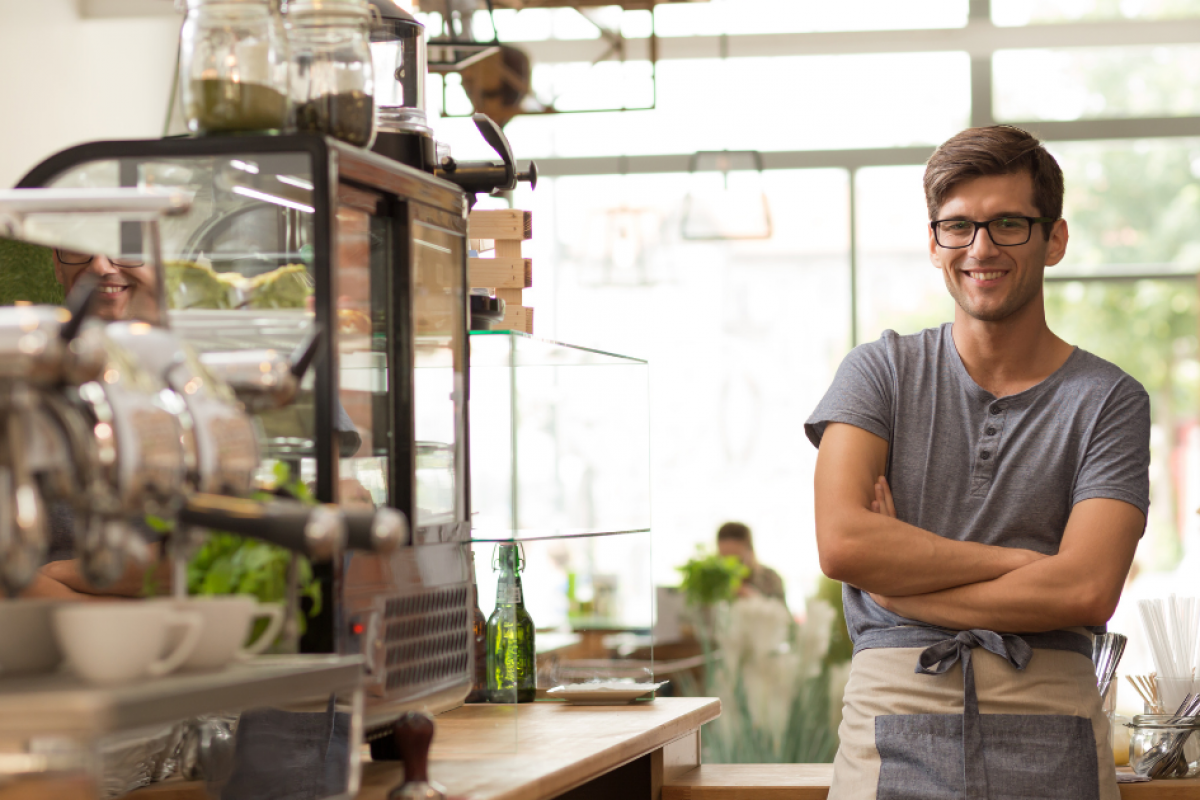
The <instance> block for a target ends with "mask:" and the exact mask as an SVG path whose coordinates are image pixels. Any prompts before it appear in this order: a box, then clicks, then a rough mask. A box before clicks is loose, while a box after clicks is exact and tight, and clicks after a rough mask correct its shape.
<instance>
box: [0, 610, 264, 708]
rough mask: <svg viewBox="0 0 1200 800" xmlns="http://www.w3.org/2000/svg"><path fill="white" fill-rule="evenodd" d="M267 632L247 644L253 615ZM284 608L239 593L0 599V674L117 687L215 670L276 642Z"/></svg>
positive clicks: (252, 654) (252, 623) (258, 651)
mask: <svg viewBox="0 0 1200 800" xmlns="http://www.w3.org/2000/svg"><path fill="white" fill-rule="evenodd" d="M264 617H265V618H266V619H267V624H266V627H265V629H264V630H263V631H262V632H261V633H260V634H259V635H258V637H257V638H256V639H255V640H254V641H253V642H252V643H250V644H246V640H247V638H248V636H249V634H250V632H251V630H252V627H253V625H254V622H255V620H257V619H259V618H264ZM282 624H283V609H282V608H281V607H280V606H278V605H276V604H266V603H259V602H258V601H257V600H256V599H255V598H253V597H249V596H243V595H235V596H229V597H203V598H188V599H185V600H175V599H154V600H144V601H132V602H131V601H117V600H113V601H107V602H62V601H57V600H10V601H7V602H4V603H0V677H8V676H11V675H21V674H26V675H29V674H40V673H47V672H52V671H54V670H55V669H57V668H58V666H59V664H60V662H62V661H64V660H65V662H66V665H67V667H68V668H69V669H70V671H72V672H74V673H75V674H76V675H77V676H78V677H80V678H82V679H83V680H84V681H86V682H88V683H92V684H96V685H99V686H116V685H120V684H127V683H132V682H135V681H139V680H145V679H148V678H158V677H162V676H163V675H167V674H169V673H171V672H174V671H176V670H180V669H182V670H185V671H211V670H219V669H222V668H224V667H226V666H228V665H229V664H230V663H231V662H234V661H243V660H246V659H248V658H250V657H252V656H254V655H257V654H259V653H261V652H262V651H263V650H265V649H266V648H267V647H268V646H269V645H270V644H271V643H272V642H274V641H275V638H276V636H277V635H278V633H279V629H280V627H281V626H282Z"/></svg>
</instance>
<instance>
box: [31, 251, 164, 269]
mask: <svg viewBox="0 0 1200 800" xmlns="http://www.w3.org/2000/svg"><path fill="white" fill-rule="evenodd" d="M54 254H55V255H56V256H58V260H59V262H60V263H63V264H66V265H67V266H69V267H82V266H85V265H87V264H90V263H92V259H93V258H95V257H96V256H95V254H92V255H90V256H88V257H87V258H85V259H84V260H83V261H68V260H67V259H65V258H63V251H62V250H60V249H58V248H57V247H56V248H54ZM72 255H80V256H81V255H83V253H74V252H72ZM105 258H108V256H105ZM131 260H132V259H128V258H108V263H110V264H112V265H113V266H114V267H120V268H121V269H137V268H138V267H144V266H146V262H145V261H144V260H139V261H138V262H137V263H136V264H128V263H126V264H122V263H121V262H122V261H131Z"/></svg>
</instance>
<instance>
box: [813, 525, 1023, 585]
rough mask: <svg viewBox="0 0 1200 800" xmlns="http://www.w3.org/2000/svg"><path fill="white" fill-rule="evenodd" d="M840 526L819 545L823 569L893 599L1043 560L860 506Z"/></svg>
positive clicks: (990, 576)
mask: <svg viewBox="0 0 1200 800" xmlns="http://www.w3.org/2000/svg"><path fill="white" fill-rule="evenodd" d="M839 525H840V530H839V531H838V532H837V534H836V539H834V537H830V538H831V540H832V542H831V546H830V547H828V549H826V548H822V553H821V565H822V568H823V569H824V570H825V573H826V574H827V575H829V577H831V578H834V579H836V580H840V581H842V582H844V583H849V584H851V585H852V586H856V587H858V588H859V589H863V590H865V591H868V592H873V593H876V594H882V595H888V596H892V597H904V596H908V595H926V594H928V593H931V592H939V591H942V590H946V589H952V588H954V587H958V586H964V585H967V584H977V583H981V582H984V581H990V580H994V579H996V578H999V577H1001V576H1002V575H1006V574H1008V573H1010V572H1012V571H1013V570H1016V569H1019V568H1021V567H1024V566H1026V565H1028V564H1031V563H1033V562H1034V561H1036V560H1039V559H1042V558H1044V556H1041V555H1039V554H1037V553H1034V552H1032V551H1029V550H1020V549H1017V548H1011V547H996V546H993V545H986V544H978V543H976V542H959V541H955V540H953V539H946V538H944V537H942V536H938V535H937V534H935V533H931V532H929V531H926V530H922V529H921V528H917V527H915V526H913V525H909V524H908V523H905V522H901V521H900V520H898V519H893V518H891V517H888V516H885V515H883V514H877V513H873V512H871V511H869V510H867V509H865V508H864V509H862V510H861V513H850V514H848V515H847V519H844V520H841V521H839ZM818 535H820V532H818Z"/></svg>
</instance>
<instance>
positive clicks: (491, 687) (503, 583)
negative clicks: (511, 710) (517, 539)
mask: <svg viewBox="0 0 1200 800" xmlns="http://www.w3.org/2000/svg"><path fill="white" fill-rule="evenodd" d="M524 566H525V558H524V553H523V552H522V550H521V547H520V545H519V544H516V543H506V544H501V545H499V546H498V548H497V559H496V563H494V564H493V565H492V567H493V569H499V571H500V581H499V582H498V583H497V584H496V610H495V611H493V612H492V616H491V617H490V618H489V619H488V624H487V679H488V686H487V688H488V701H489V702H492V703H511V702H513V700H516V702H518V703H531V702H533V696H534V693H535V691H536V689H537V657H536V655H535V652H534V648H533V618H532V617H530V616H529V612H528V611H526V610H525V599H524V597H523V596H522V594H521V574H520V573H521V570H522V569H523V568H524Z"/></svg>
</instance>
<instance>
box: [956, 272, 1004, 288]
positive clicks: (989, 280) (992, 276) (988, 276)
mask: <svg viewBox="0 0 1200 800" xmlns="http://www.w3.org/2000/svg"><path fill="white" fill-rule="evenodd" d="M963 274H964V275H966V276H967V277H968V278H970V279H971V281H972V282H973V283H975V284H976V285H977V286H995V285H996V284H997V283H999V282H1000V280H1001V279H1002V278H1003V277H1004V276H1005V275H1007V274H1008V270H1002V269H971V270H963Z"/></svg>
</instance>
